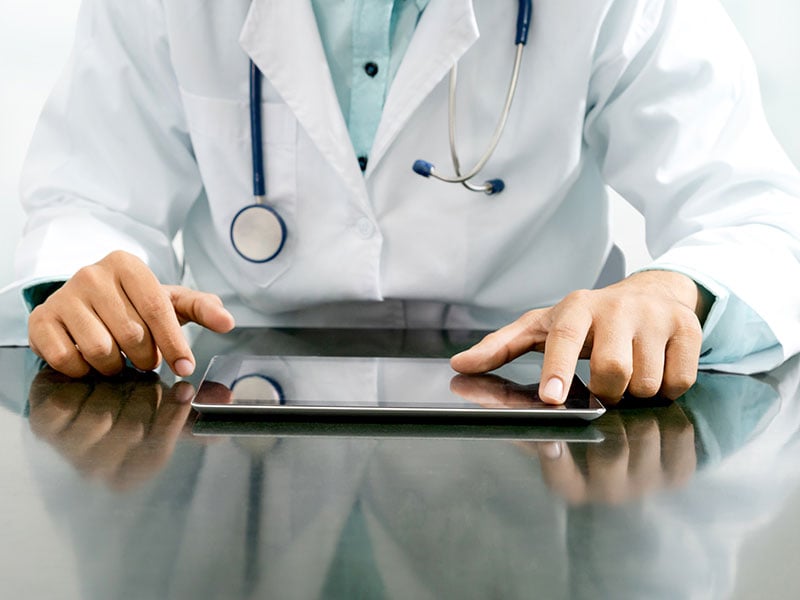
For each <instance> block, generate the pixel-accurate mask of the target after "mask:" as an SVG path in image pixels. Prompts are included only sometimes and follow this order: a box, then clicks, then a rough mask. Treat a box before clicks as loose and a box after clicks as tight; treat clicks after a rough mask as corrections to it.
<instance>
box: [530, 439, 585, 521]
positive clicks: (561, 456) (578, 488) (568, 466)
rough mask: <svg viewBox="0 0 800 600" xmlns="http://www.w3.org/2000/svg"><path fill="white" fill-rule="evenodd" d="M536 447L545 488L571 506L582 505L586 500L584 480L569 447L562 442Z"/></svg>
mask: <svg viewBox="0 0 800 600" xmlns="http://www.w3.org/2000/svg"><path fill="white" fill-rule="evenodd" d="M536 447H537V450H538V453H539V463H540V465H541V469H542V478H543V479H544V482H545V484H547V487H548V488H550V490H552V491H553V492H554V493H555V494H557V495H558V496H560V497H562V498H564V500H566V501H567V503H569V504H571V505H573V506H576V505H580V504H584V503H585V502H586V500H587V493H586V479H585V478H584V476H583V473H581V471H580V469H579V468H578V465H577V464H576V463H575V459H574V458H573V457H572V454H571V453H570V451H569V447H568V446H567V445H566V444H564V443H563V442H539V443H537V444H536Z"/></svg>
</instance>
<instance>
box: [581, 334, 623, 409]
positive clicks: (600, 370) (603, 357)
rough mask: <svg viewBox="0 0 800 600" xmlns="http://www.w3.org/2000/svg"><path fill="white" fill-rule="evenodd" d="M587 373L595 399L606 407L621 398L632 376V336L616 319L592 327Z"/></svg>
mask: <svg viewBox="0 0 800 600" xmlns="http://www.w3.org/2000/svg"><path fill="white" fill-rule="evenodd" d="M589 369H590V371H591V376H590V378H589V389H590V390H591V391H592V393H593V394H594V395H595V396H597V397H598V398H600V399H601V400H603V401H605V402H608V403H614V402H617V401H619V399H620V398H622V394H623V393H625V390H626V389H627V387H628V384H629V383H630V381H631V376H632V374H633V335H632V333H631V332H630V330H629V328H628V327H626V326H625V325H624V324H623V323H620V322H619V320H618V319H613V321H612V323H611V325H610V326H609V322H608V321H604V322H603V324H602V326H601V327H598V326H596V328H595V332H594V342H593V345H592V356H591V358H590V359H589Z"/></svg>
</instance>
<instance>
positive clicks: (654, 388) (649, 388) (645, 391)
mask: <svg viewBox="0 0 800 600" xmlns="http://www.w3.org/2000/svg"><path fill="white" fill-rule="evenodd" d="M660 389H661V378H657V377H640V378H635V379H634V380H632V381H631V384H630V386H629V387H628V390H629V391H630V393H631V394H633V395H634V396H638V397H639V398H651V397H653V396H655V395H656V394H657V393H658V391H659V390H660Z"/></svg>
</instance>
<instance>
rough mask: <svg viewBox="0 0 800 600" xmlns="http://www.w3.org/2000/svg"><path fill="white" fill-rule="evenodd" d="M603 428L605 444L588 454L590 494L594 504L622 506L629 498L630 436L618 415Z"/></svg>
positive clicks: (596, 446)
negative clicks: (596, 502)
mask: <svg viewBox="0 0 800 600" xmlns="http://www.w3.org/2000/svg"><path fill="white" fill-rule="evenodd" d="M603 428H604V433H605V434H606V437H605V440H604V441H603V442H601V443H599V444H591V445H590V446H589V448H588V449H587V450H586V466H587V470H588V474H589V475H588V491H587V494H588V496H589V498H590V499H591V500H594V501H598V502H602V503H607V504H612V505H619V504H622V503H623V502H624V501H625V500H627V499H628V497H629V482H628V464H629V459H630V446H629V445H628V436H627V434H626V432H625V427H624V425H623V424H622V419H621V418H620V416H619V414H618V413H613V414H612V415H611V416H610V417H609V418H607V419H606V420H604V422H603Z"/></svg>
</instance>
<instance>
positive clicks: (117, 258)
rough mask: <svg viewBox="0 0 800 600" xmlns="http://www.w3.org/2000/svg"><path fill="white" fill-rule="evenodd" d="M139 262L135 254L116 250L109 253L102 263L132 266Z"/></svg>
mask: <svg viewBox="0 0 800 600" xmlns="http://www.w3.org/2000/svg"><path fill="white" fill-rule="evenodd" d="M135 260H138V259H137V258H136V257H135V256H134V255H133V254H130V253H129V252H125V251H124V250H114V251H112V252H109V253H108V254H107V255H106V256H105V258H103V260H101V261H100V262H101V263H103V262H107V263H111V264H117V265H127V264H132V262H133V261H135Z"/></svg>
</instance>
